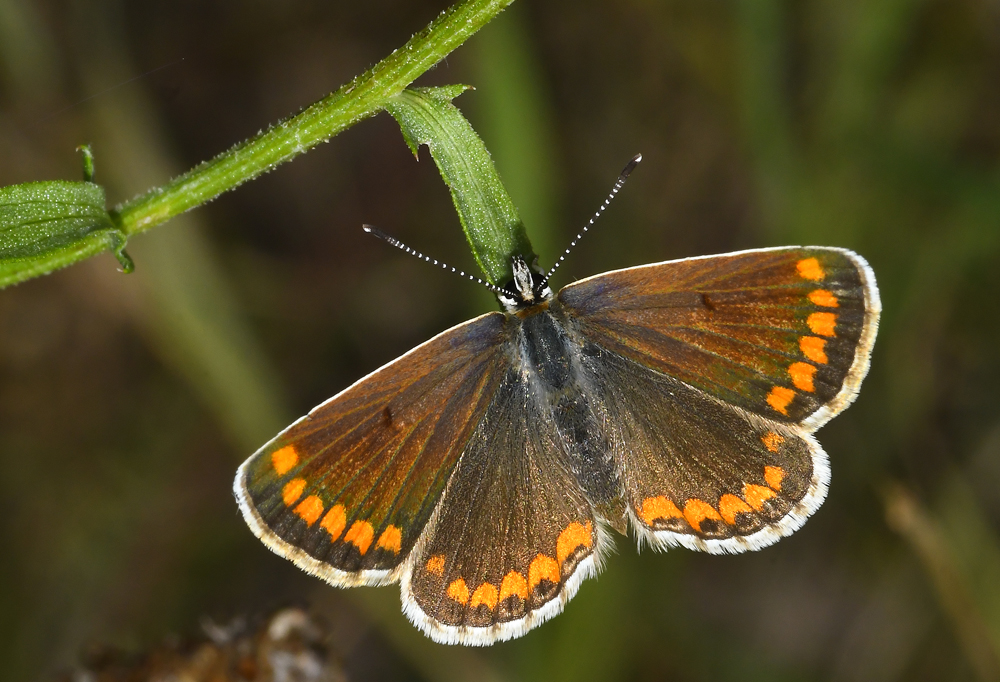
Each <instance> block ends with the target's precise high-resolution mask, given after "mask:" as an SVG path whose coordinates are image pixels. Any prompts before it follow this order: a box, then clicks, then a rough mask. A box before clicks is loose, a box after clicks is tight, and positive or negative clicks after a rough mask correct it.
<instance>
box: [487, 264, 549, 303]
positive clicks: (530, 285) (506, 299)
mask: <svg viewBox="0 0 1000 682" xmlns="http://www.w3.org/2000/svg"><path fill="white" fill-rule="evenodd" d="M511 268H512V269H513V271H514V279H512V280H511V281H509V282H507V285H506V286H505V287H504V288H503V289H501V290H500V293H498V294H497V298H499V299H500V303H501V304H502V305H503V307H504V310H506V311H507V312H508V313H517V312H519V311H522V310H527V309H528V308H532V307H534V306H536V305H540V304H542V303H547V302H548V301H549V300H550V299H551V298H552V289H551V288H549V284H548V279H547V278H546V277H545V275H543V274H541V273H538V272H534V271H533V270H532V269H531V267H529V266H528V264H527V263H526V262H524V259H523V258H522V257H521V256H514V258H513V259H512V260H511Z"/></svg>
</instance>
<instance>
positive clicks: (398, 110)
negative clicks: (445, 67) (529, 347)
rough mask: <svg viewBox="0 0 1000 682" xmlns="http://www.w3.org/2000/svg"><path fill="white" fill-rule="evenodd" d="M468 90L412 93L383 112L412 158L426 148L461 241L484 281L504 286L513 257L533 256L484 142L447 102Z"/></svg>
mask: <svg viewBox="0 0 1000 682" xmlns="http://www.w3.org/2000/svg"><path fill="white" fill-rule="evenodd" d="M467 89H468V86H465V85H450V86H447V87H442V88H413V89H409V90H404V91H403V92H401V93H399V94H398V95H396V96H394V97H392V98H391V99H390V100H389V102H388V104H386V106H385V108H386V110H387V111H388V112H389V113H390V114H392V116H393V118H395V119H396V122H397V123H399V127H400V128H401V129H402V131H403V138H404V139H405V140H406V144H407V145H408V146H409V147H410V151H412V152H413V154H414V155H416V154H417V149H418V148H419V146H420V145H427V148H428V149H430V152H431V157H433V159H434V163H436V164H437V167H438V170H439V171H441V177H442V178H444V181H445V184H447V185H448V188H449V189H450V190H451V198H452V201H454V202H455V210H457V211H458V217H459V220H460V221H461V223H462V229H463V230H464V231H465V237H466V239H468V241H469V246H470V247H471V248H472V254H473V256H475V259H476V262H477V263H479V267H480V268H482V270H483V273H484V274H485V275H486V279H487V280H488V281H490V282H491V283H492V284H495V285H497V286H503V285H504V284H506V283H507V282H509V281H510V280H511V279H512V278H513V272H512V270H511V258H512V257H513V256H515V255H519V256H521V257H522V258H524V260H525V261H526V262H528V263H531V264H534V262H535V260H536V258H537V256H535V252H534V250H533V249H532V248H531V242H530V241H529V240H528V233H527V232H526V231H525V229H524V224H523V223H522V222H521V218H520V217H519V216H518V214H517V209H516V208H515V207H514V203H513V202H512V201H511V199H510V196H509V195H508V194H507V190H506V189H504V186H503V184H502V183H501V182H500V176H499V175H498V174H497V171H496V168H495V167H494V165H493V159H492V158H490V153H489V152H488V151H487V150H486V146H485V145H484V144H483V141H482V140H481V139H479V136H478V135H477V134H476V131H475V130H473V129H472V126H471V125H469V122H468V121H467V120H466V119H465V117H464V116H463V115H462V112H460V111H459V110H458V108H457V107H456V106H455V105H454V104H452V103H451V100H452V99H454V98H455V97H457V96H458V95H460V94H462V93H463V92H464V91H465V90H467Z"/></svg>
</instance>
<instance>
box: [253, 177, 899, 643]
mask: <svg viewBox="0 0 1000 682" xmlns="http://www.w3.org/2000/svg"><path fill="white" fill-rule="evenodd" d="M637 161H638V158H637V159H635V160H633V162H632V163H631V164H630V165H629V166H628V167H626V170H625V172H624V173H623V174H622V176H621V177H620V178H619V181H618V183H617V184H616V186H615V190H614V192H613V193H612V196H614V194H615V193H616V192H617V191H618V189H619V188H620V186H621V183H622V182H624V179H625V177H626V176H627V174H628V172H629V171H630V170H631V169H632V168H633V167H634V165H635V163H636V162H637ZM609 199H610V197H609ZM607 203H608V202H605V204H604V206H602V209H601V210H602V211H603V209H604V208H605V207H606V206H607ZM599 214H600V211H599V212H598V215H599ZM591 222H593V221H591ZM369 229H370V228H369ZM370 231H374V230H371V229H370ZM578 238H579V237H578ZM389 239H390V241H393V243H395V244H397V245H400V244H399V243H398V242H395V240H391V238H389ZM400 246H401V245H400ZM560 262H561V259H560ZM512 269H513V273H514V278H513V281H512V282H511V283H509V284H508V285H507V286H506V287H504V288H503V289H496V291H497V294H498V298H499V300H500V302H501V303H502V305H503V307H504V312H492V313H488V314H486V315H482V316H481V317H477V318H476V319H474V320H470V321H469V322H466V323H464V324H460V325H458V326H457V327H453V328H451V329H449V330H447V331H445V332H443V333H441V334H439V335H438V336H435V337H434V338H432V339H431V340H430V341H427V342H426V343H424V344H422V345H420V346H417V347H416V348H414V349H413V350H411V351H410V352H408V353H406V354H405V355H403V356H402V357H400V358H397V359H396V360H394V361H393V362H391V363H389V364H387V365H385V366H384V367H382V368H381V369H378V370H376V371H375V372H372V373H371V374H369V375H368V376H366V377H364V378H363V379H360V380H359V381H357V382H356V383H355V384H353V385H352V386H350V387H349V388H347V389H345V390H344V391H342V392H340V393H338V394H337V395H336V396H334V397H333V398H331V399H330V400H328V401H326V402H325V403H323V404H322V405H320V406H318V407H316V408H315V409H313V410H312V411H311V412H310V413H309V414H308V415H307V416H305V417H303V418H302V419H300V420H299V421H297V422H295V423H294V424H292V425H291V426H290V427H288V428H287V429H286V430H285V431H283V432H282V433H280V434H279V435H278V436H277V437H275V438H274V439H273V440H272V441H271V442H269V443H268V444H267V445H265V446H264V447H263V448H261V449H260V450H259V451H258V452H256V453H255V454H254V455H253V456H252V457H250V458H249V459H248V460H247V461H246V462H245V463H244V464H243V465H242V466H241V467H240V469H239V472H238V474H237V477H236V482H235V486H234V487H235V493H236V497H237V500H238V501H239V505H240V509H241V510H242V512H243V515H244V517H245V518H246V521H247V523H248V524H249V525H250V528H251V529H252V530H253V532H254V533H255V534H256V535H257V536H258V537H259V538H260V539H261V540H263V542H264V544H266V545H267V546H268V547H269V548H271V549H272V550H273V551H275V552H277V553H278V554H280V555H282V556H284V557H287V558H288V559H290V560H292V561H293V562H294V563H295V564H296V565H298V566H299V567H301V568H303V569H304V570H306V571H308V572H310V573H312V574H314V575H316V576H319V577H321V578H323V579H324V580H326V581H327V582H329V583H331V584H333V585H337V586H341V587H347V586H354V585H385V584H389V583H393V582H396V581H399V582H400V583H401V590H402V602H403V611H404V612H405V613H406V615H407V617H409V619H410V620H411V621H412V622H413V623H414V624H415V625H416V626H417V627H419V628H420V629H421V630H423V631H424V632H425V633H426V634H427V635H428V636H430V637H431V638H432V639H434V640H435V641H438V642H443V643H462V644H472V645H485V644H490V643H493V642H496V641H500V640H506V639H510V638H513V637H518V636H520V635H522V634H524V633H525V632H527V631H528V630H530V629H531V628H533V627H535V626H536V625H538V624H540V623H542V622H544V621H545V620H547V619H549V618H551V617H552V616H554V615H556V614H557V613H559V612H560V611H561V610H562V608H563V605H564V604H565V603H566V602H567V601H569V599H571V598H572V597H573V595H574V593H575V592H576V590H577V588H578V587H579V585H580V583H581V582H582V581H583V580H584V579H585V578H587V577H589V576H592V575H594V574H596V573H597V571H598V570H599V569H600V566H601V559H602V557H603V556H605V555H606V554H607V552H608V551H609V550H610V549H611V547H612V544H613V541H612V539H611V533H610V530H612V529H613V530H615V531H618V532H620V533H623V534H624V533H626V532H627V530H628V529H629V528H631V529H632V532H633V533H634V535H635V536H636V538H637V540H638V542H639V543H640V544H642V543H647V544H649V545H651V546H652V547H654V548H657V549H666V548H667V547H673V546H683V547H687V548H690V549H695V550H701V551H706V552H711V553H727V552H743V551H747V550H755V549H760V548H762V547H766V546H768V545H770V544H772V543H774V542H776V541H777V540H778V539H780V538H781V537H784V536H786V535H789V534H791V533H793V532H794V531H795V530H797V529H798V528H800V527H801V526H802V524H803V523H805V520H806V519H807V518H808V517H809V515H811V514H812V513H813V512H814V511H816V509H817V508H818V507H819V506H820V504H822V502H823V499H824V498H825V496H826V491H827V486H828V483H829V479H830V469H829V465H828V462H827V457H826V454H825V453H824V452H823V449H822V448H821V447H820V445H819V443H818V442H817V441H816V439H815V438H814V437H813V435H812V434H813V433H814V432H815V431H816V430H817V429H818V428H819V427H820V426H822V425H823V424H825V423H826V422H827V421H829V420H830V419H832V418H833V417H834V416H836V415H837V414H839V413H840V412H841V411H842V410H843V409H844V408H846V407H847V406H848V405H849V404H850V403H851V402H852V401H853V400H854V398H855V397H856V396H857V393H858V389H859V387H860V385H861V381H862V379H863V378H864V376H865V374H866V372H867V371H868V363H869V356H870V353H871V349H872V345H873V343H874V341H875V334H876V330H877V327H878V318H879V312H880V309H881V304H880V302H879V294H878V289H877V287H876V285H875V277H874V274H873V273H872V270H871V268H869V266H868V264H867V263H866V262H865V261H864V259H863V258H861V257H860V256H858V255H857V254H855V253H853V252H851V251H848V250H846V249H839V248H828V247H798V246H794V247H782V248H774V249H757V250H751V251H741V252H737V253H729V254H723V255H718V256H706V257H700V258H687V259H683V260H676V261H668V262H664V263H655V264H652V265H643V266H639V267H633V268H627V269H624V270H617V271H613V272H607V273H604V274H601V275H596V276H594V277H590V278H588V279H585V280H582V281H579V282H575V283H573V284H571V285H569V286H567V287H565V288H563V289H562V290H560V291H559V293H558V294H555V295H553V292H552V290H551V289H550V288H549V287H548V280H549V276H551V274H552V271H550V272H549V273H548V275H542V274H540V273H536V272H534V271H533V270H532V269H531V268H530V267H529V266H528V264H527V263H525V261H524V260H523V259H522V258H521V257H519V256H515V257H514V258H513V260H512Z"/></svg>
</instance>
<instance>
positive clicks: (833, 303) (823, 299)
mask: <svg viewBox="0 0 1000 682" xmlns="http://www.w3.org/2000/svg"><path fill="white" fill-rule="evenodd" d="M809 300H810V301H812V302H813V303H815V304H816V305H821V306H823V307H824V308H837V307H839V305H840V304H838V303H837V297H836V296H834V295H833V292H831V291H827V290H826V289H817V290H816V291H810V292H809Z"/></svg>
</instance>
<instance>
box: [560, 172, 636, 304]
mask: <svg viewBox="0 0 1000 682" xmlns="http://www.w3.org/2000/svg"><path fill="white" fill-rule="evenodd" d="M640 161H642V154H636V155H635V156H633V157H632V160H631V161H629V162H628V163H627V164H625V168H624V169H623V170H622V172H621V175H619V176H618V179H617V180H615V186H614V187H612V188H611V193H610V194H609V195H608V198H607V199H605V200H604V203H603V204H601V207H600V208H599V209H597V212H596V213H595V214H594V217H593V218H591V219H590V222H588V223H587V224H586V225H584V226H583V229H582V230H580V234H578V235H576V239H574V240H573V241H571V242H570V243H569V248H567V249H566V250H565V251H564V252H563V254H562V255H561V256H559V260H557V261H556V263H555V265H553V266H552V268H551V269H550V270H549V271H548V272H547V273H545V279H543V280H542V284H543V285H544V284H548V282H549V280H550V279H552V274H553V273H554V272H555V271H556V270H558V269H559V266H560V265H562V264H563V261H564V260H566V256H568V255H569V252H570V251H572V250H573V247H575V246H576V244H577V242H579V241H580V239H581V238H582V237H583V235H585V234H587V230H589V229H590V228H591V227H593V226H594V223H595V222H597V219H598V218H600V217H601V214H602V213H604V211H605V210H607V208H608V205H609V204H610V203H611V200H612V199H614V198H615V196H616V195H617V194H618V192H619V191H620V190H621V188H622V185H624V184H625V181H626V180H627V179H628V176H629V175H630V174H631V173H632V171H634V170H635V167H636V166H638V165H639V162H640Z"/></svg>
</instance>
